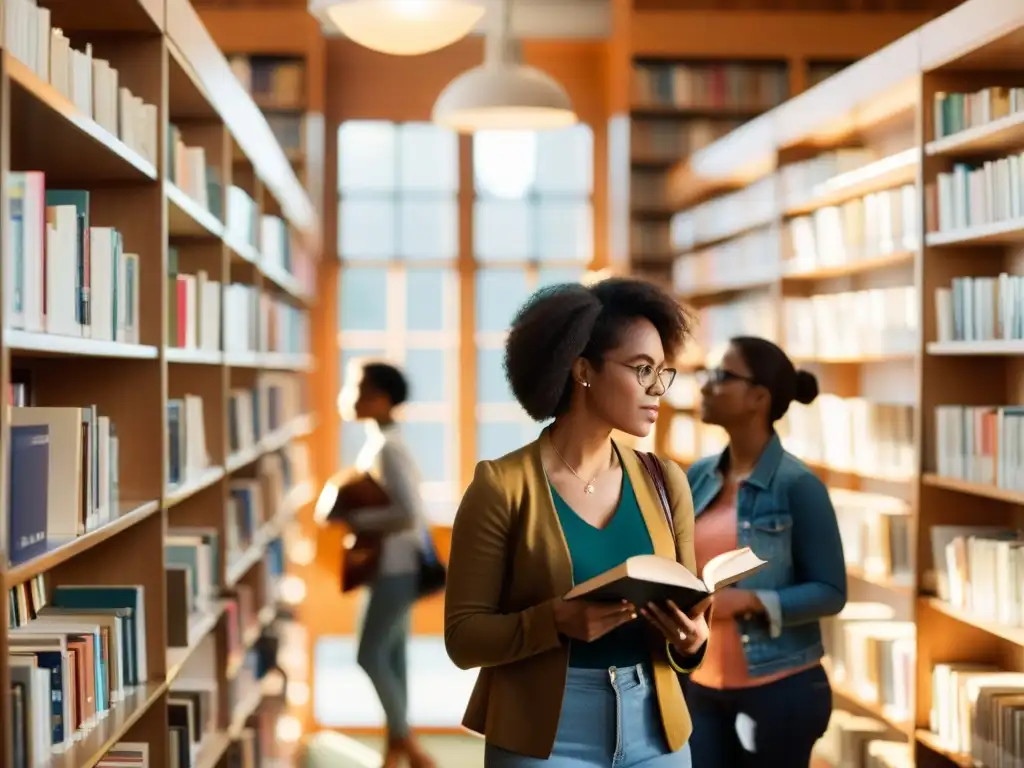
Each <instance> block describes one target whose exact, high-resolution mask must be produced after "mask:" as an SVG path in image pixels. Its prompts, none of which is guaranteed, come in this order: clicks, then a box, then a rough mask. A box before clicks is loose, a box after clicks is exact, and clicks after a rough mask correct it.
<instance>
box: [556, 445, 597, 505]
mask: <svg viewBox="0 0 1024 768" xmlns="http://www.w3.org/2000/svg"><path fill="white" fill-rule="evenodd" d="M548 442H549V443H551V450H552V451H554V452H555V456H557V457H558V458H560V459H561V460H562V463H563V464H565V466H566V467H567V468H568V469H569V471H570V472H572V473H573V474H574V475H576V479H577V480H579V481H580V482H581V483H583V492H584V493H587V494H590V493H593V492H594V483H595V482H597V478H599V477H600V476H601V472H604V470H603V469H602V470H601V471H600V472H598V473H597V474H596V475H594V477H593V479H591V481H590V482H589V483H588V482H587V481H586V480H584V479H583V478H582V477H580V473H579V472H577V471H576V470H575V469H573V468H572V464H570V463H569V462H568V461H566V460H565V457H564V456H562V454H560V453H559V452H558V449H557V448H555V441H554V440H552V439H551V438H550V437H549V438H548Z"/></svg>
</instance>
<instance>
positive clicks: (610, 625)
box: [555, 600, 636, 643]
mask: <svg viewBox="0 0 1024 768" xmlns="http://www.w3.org/2000/svg"><path fill="white" fill-rule="evenodd" d="M635 618H636V608H635V607H634V606H632V605H630V604H629V603H627V602H625V601H623V602H621V603H595V602H588V601H586V600H558V601H557V602H556V603H555V625H556V626H557V627H558V631H559V632H560V633H561V634H563V635H565V636H566V637H570V638H572V639H573V640H582V641H584V642H587V643H589V642H593V641H594V640H597V639H598V638H599V637H604V636H605V635H607V634H608V633H609V632H611V631H612V630H613V629H616V628H617V627H620V626H622V625H623V624H626V623H627V622H630V621H633V620H634V619H635Z"/></svg>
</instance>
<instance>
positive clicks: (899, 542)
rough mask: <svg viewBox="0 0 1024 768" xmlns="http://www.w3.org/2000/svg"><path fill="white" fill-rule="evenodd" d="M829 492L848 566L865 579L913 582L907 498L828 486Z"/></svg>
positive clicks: (899, 582) (910, 529) (910, 528)
mask: <svg viewBox="0 0 1024 768" xmlns="http://www.w3.org/2000/svg"><path fill="white" fill-rule="evenodd" d="M829 496H830V497H831V499H832V506H833V507H834V508H835V511H836V520H837V521H838V523H839V535H840V537H841V538H842V541H843V557H844V558H845V560H846V564H847V566H849V567H851V568H855V569H857V571H858V572H859V573H860V574H862V575H863V576H864V577H865V578H868V579H871V578H877V579H882V580H884V581H886V582H888V583H892V584H900V585H903V586H910V585H911V584H913V579H914V561H913V551H912V534H913V528H912V520H911V515H910V505H909V504H908V503H907V501H906V500H904V499H901V498H898V497H895V496H888V495H885V494H881V493H866V492H864V491H851V490H847V489H844V488H830V489H829Z"/></svg>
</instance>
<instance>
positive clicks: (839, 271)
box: [782, 250, 917, 282]
mask: <svg viewBox="0 0 1024 768" xmlns="http://www.w3.org/2000/svg"><path fill="white" fill-rule="evenodd" d="M915 258H917V251H916V250H906V251H896V252H894V253H890V254H886V255H885V256H872V257H869V258H866V259H855V260H853V261H848V262H845V263H843V264H835V265H821V266H818V267H813V268H811V269H807V270H801V271H793V272H784V273H783V274H782V280H783V281H784V282H813V281H815V280H828V279H831V278H834V277H849V276H851V275H862V274H865V273H868V272H876V271H881V270H883V269H891V268H893V267H902V266H908V265H910V264H913V263H914V259H915Z"/></svg>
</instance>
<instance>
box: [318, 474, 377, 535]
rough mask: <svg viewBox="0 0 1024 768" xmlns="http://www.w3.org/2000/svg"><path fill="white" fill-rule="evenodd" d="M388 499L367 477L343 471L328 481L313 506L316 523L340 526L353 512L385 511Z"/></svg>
mask: <svg viewBox="0 0 1024 768" xmlns="http://www.w3.org/2000/svg"><path fill="white" fill-rule="evenodd" d="M390 503H391V499H390V497H389V496H388V494H387V491H385V490H384V489H383V488H382V487H381V485H380V483H378V482H377V481H376V480H374V479H373V477H371V476H370V475H369V474H368V473H366V472H363V471H359V470H355V469H344V470H342V471H340V472H338V473H337V474H335V475H334V477H332V478H331V479H330V480H328V481H327V483H326V485H325V486H324V489H323V491H322V492H321V494H320V499H319V500H318V501H317V505H316V517H317V519H318V520H321V521H323V522H328V523H343V522H345V520H346V519H347V518H348V517H349V515H350V514H351V513H353V512H355V511H356V510H360V509H370V508H373V507H386V506H387V505H389V504H390Z"/></svg>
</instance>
